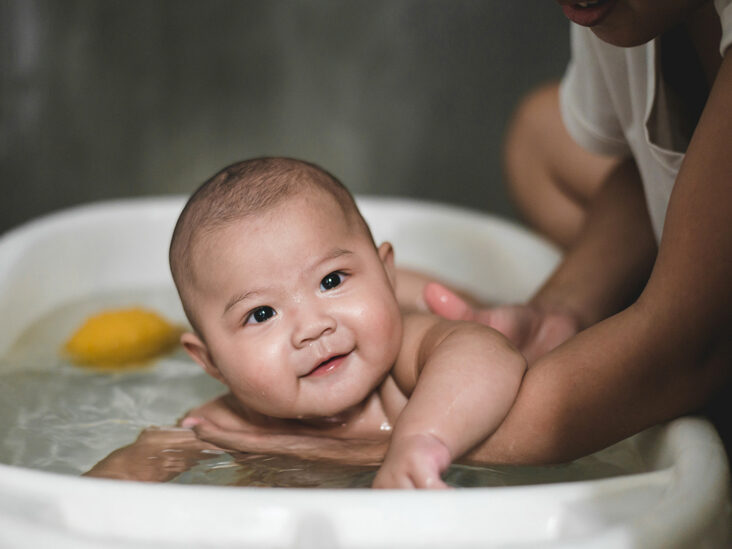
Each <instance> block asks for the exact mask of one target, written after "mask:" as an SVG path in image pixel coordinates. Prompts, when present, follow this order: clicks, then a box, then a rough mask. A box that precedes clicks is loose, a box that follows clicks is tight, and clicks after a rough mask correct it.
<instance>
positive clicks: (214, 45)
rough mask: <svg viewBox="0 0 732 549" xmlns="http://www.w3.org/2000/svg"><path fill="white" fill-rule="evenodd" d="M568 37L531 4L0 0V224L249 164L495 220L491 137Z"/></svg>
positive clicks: (188, 182) (176, 186) (551, 15)
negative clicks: (308, 168)
mask: <svg viewBox="0 0 732 549" xmlns="http://www.w3.org/2000/svg"><path fill="white" fill-rule="evenodd" d="M567 33H568V23H567V22H566V20H565V19H564V17H563V15H562V14H561V12H560V10H559V8H558V6H557V5H556V3H555V2H553V1H550V0H524V1H521V2H515V1H502V2H498V1H496V0H481V1H477V0H470V1H469V0H358V1H356V0H300V1H285V0H248V1H239V2H235V1H228V0H208V1H203V0H200V1H191V0H188V1H182V0H124V1H123V0H96V1H92V0H65V1H62V0H0V185H2V194H1V195H0V231H3V230H5V229H7V228H9V227H12V226H14V225H17V224H18V223H20V222H22V221H24V220H27V219H29V218H32V217H35V216H37V215H40V214H42V213H45V212H48V211H52V210H56V209H59V208H62V207H66V206H69V205H73V204H78V203H82V202H88V201H93V200H100V199H109V198H116V197H126V196H139V195H159V194H167V193H189V192H190V191H191V190H192V189H194V188H195V186H197V185H198V184H199V183H200V182H201V181H203V180H204V179H205V178H206V177H208V176H209V175H211V174H212V173H213V172H214V171H216V170H218V169H219V168H221V167H223V166H224V165H226V164H228V163H231V162H233V161H236V160H240V159H243V158H246V157H252V156H258V155H289V156H296V157H302V158H305V159H308V160H311V161H314V162H317V163H320V164H322V165H323V166H324V167H326V168H327V169H329V170H330V171H332V172H333V173H335V174H336V175H337V176H339V177H340V178H341V179H342V180H343V181H344V182H345V183H346V184H347V185H348V186H349V187H350V188H351V189H352V190H353V191H354V192H356V193H368V194H382V195H399V196H416V197H422V198H425V199H430V200H438V201H445V202H450V203H455V204H461V205H468V206H471V207H473V208H479V209H482V210H485V211H491V212H496V213H499V214H501V215H505V216H511V215H513V210H512V208H511V205H510V203H509V200H508V198H507V194H506V191H505V189H504V188H503V184H502V181H501V166H500V143H501V135H502V133H503V130H504V127H505V124H506V122H507V120H508V117H509V115H510V113H511V110H512V109H513V108H514V106H515V105H516V103H517V101H518V99H519V98H520V96H521V95H522V94H523V93H525V92H526V91H528V90H529V89H530V88H531V87H532V86H534V85H536V84H537V83H539V82H541V81H543V80H546V79H548V78H556V77H559V76H561V73H562V71H563V69H564V66H565V64H566V61H567V58H568V37H567Z"/></svg>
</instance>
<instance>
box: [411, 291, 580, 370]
mask: <svg viewBox="0 0 732 549" xmlns="http://www.w3.org/2000/svg"><path fill="white" fill-rule="evenodd" d="M424 299H425V302H426V303H427V306H428V307H429V308H430V310H432V312H433V313H435V314H438V315H440V316H443V317H445V318H449V319H451V320H467V321H472V322H479V323H481V324H485V325H487V326H490V327H491V328H493V329H495V330H497V331H499V332H501V333H502V334H503V335H504V336H506V337H507V338H508V339H509V340H510V341H511V342H512V343H513V344H514V345H516V347H517V348H518V349H519V350H520V351H521V352H522V353H523V355H524V357H526V360H527V361H528V362H529V364H531V363H532V362H533V361H534V360H536V359H537V358H539V357H540V356H542V355H544V354H546V353H548V352H549V351H551V350H552V349H554V348H555V347H557V346H559V345H560V344H562V343H564V342H565V341H566V340H568V339H569V338H571V337H572V336H574V335H575V334H576V333H577V332H578V331H579V324H578V322H577V320H576V319H575V318H573V317H572V316H571V315H569V314H565V313H558V312H547V311H542V310H540V309H539V308H537V307H534V306H532V305H499V306H496V307H480V306H477V305H475V304H471V303H469V302H468V301H466V300H465V299H463V298H461V297H460V296H458V295H457V294H455V293H454V292H452V291H451V290H449V289H448V288H446V287H445V286H443V285H442V284H438V283H434V282H432V283H429V284H427V285H426V286H425V288H424Z"/></svg>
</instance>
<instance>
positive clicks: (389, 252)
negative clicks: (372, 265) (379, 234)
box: [379, 242, 396, 288]
mask: <svg viewBox="0 0 732 549" xmlns="http://www.w3.org/2000/svg"><path fill="white" fill-rule="evenodd" d="M379 258H380V259H381V263H382V264H383V265H384V270H385V271H386V276H388V277H389V282H391V287H392V288H396V269H395V268H394V247H393V246H392V245H391V242H382V244H381V245H380V246H379Z"/></svg>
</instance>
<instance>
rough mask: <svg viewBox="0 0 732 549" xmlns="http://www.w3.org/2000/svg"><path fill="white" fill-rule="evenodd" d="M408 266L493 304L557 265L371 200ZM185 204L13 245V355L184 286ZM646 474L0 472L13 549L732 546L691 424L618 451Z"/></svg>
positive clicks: (379, 231)
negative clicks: (288, 484)
mask: <svg viewBox="0 0 732 549" xmlns="http://www.w3.org/2000/svg"><path fill="white" fill-rule="evenodd" d="M359 203H360V205H361V207H362V211H363V213H364V215H365V217H366V218H367V219H368V221H369V222H370V224H371V226H372V229H373V231H374V236H375V238H376V239H377V241H382V240H390V241H391V242H393V243H394V245H395V249H396V257H397V262H398V263H400V264H401V265H408V266H413V267H417V268H420V269H422V270H425V271H431V272H433V273H434V274H436V275H439V276H441V277H442V278H443V279H447V280H449V281H452V282H454V283H456V284H458V285H460V286H462V287H463V288H465V289H467V290H471V291H473V292H475V293H476V294H478V295H481V296H482V297H484V298H486V299H491V300H503V301H515V300H521V299H524V298H525V297H527V296H528V295H529V294H530V293H531V292H532V290H533V289H535V288H536V287H537V285H538V284H539V283H540V282H541V281H542V280H543V279H544V278H545V277H546V275H547V274H548V272H549V271H550V270H551V268H552V267H553V265H554V264H555V263H556V261H557V259H558V254H557V252H556V251H555V250H554V249H552V248H551V247H550V246H549V245H547V244H546V243H545V242H543V241H541V240H540V239H538V238H536V237H535V236H533V235H531V234H530V233H528V232H526V231H524V230H523V229H521V228H519V227H517V226H514V225H512V224H509V223H507V222H505V221H501V220H498V219H495V218H492V217H490V216H486V215H479V214H477V213H473V212H469V211H465V210H461V209H456V208H453V207H446V206H440V205H435V204H427V203H423V202H415V201H406V200H396V199H376V198H366V197H362V198H360V199H359ZM182 204H183V199H181V198H177V197H176V198H164V199H138V200H129V201H120V202H111V203H100V204H92V205H90V206H84V207H79V208H74V209H71V210H67V211H64V212H61V213H58V214H55V215H51V216H48V217H44V218H41V219H39V220H37V221H34V222H31V223H28V224H26V225H24V226H21V227H20V228H18V229H16V230H14V231H11V232H10V233H8V234H6V235H5V236H4V237H3V238H1V239H0V318H2V322H3V325H2V330H0V356H2V355H3V354H4V353H5V352H6V351H7V350H8V349H9V348H10V346H11V344H12V343H13V341H15V339H16V338H17V337H18V335H19V334H20V333H22V332H23V330H24V329H25V327H27V326H28V325H30V324H31V323H32V322H33V321H35V320H36V319H37V318H39V317H40V316H42V315H43V314H44V313H47V312H48V311H49V310H52V309H53V308H55V307H58V306H60V305H62V304H63V303H65V302H68V301H70V300H74V299H79V298H82V297H84V296H85V295H88V294H90V293H97V292H104V291H112V290H114V289H116V288H120V287H124V288H135V287H138V286H139V287H150V286H160V285H171V284H172V281H171V279H170V275H169V272H168V267H167V245H168V240H169V236H170V232H171V229H172V226H173V223H174V221H175V219H176V217H177V214H178V212H179V211H180V208H181V207H182ZM620 444H621V446H622V445H626V446H627V447H628V448H632V449H633V451H635V452H639V453H640V455H641V456H642V458H643V460H644V462H645V465H646V468H647V471H648V472H645V473H640V474H633V475H626V476H620V477H615V478H607V479H600V480H591V481H581V482H566V483H558V484H546V485H536V486H519V487H501V488H472V489H457V490H449V491H443V492H383V491H379V492H376V491H370V490H358V489H354V490H325V489H318V490H315V489H274V488H232V487H213V486H181V485H169V484H166V485H152V484H143V483H130V482H120V481H111V480H99V479H92V478H77V477H74V476H70V475H61V474H54V473H48V472H42V471H36V470H31V469H26V468H22V467H11V466H7V465H0V547H28V548H34V549H35V548H38V547H54V548H82V549H83V548H87V547H88V548H92V547H93V548H97V547H109V548H128V547H129V548H132V547H134V548H141V547H171V548H172V547H175V548H184V547H190V548H203V547H217V548H218V547H237V548H240V547H272V548H280V547H283V548H284V547H293V548H295V547H298V548H306V547H307V548H322V549H328V548H336V547H353V548H361V547H435V548H443V547H444V548H448V547H449V548H452V547H513V548H519V547H593V548H595V547H596V548H604V547H639V548H654V547H657V548H669V547H689V548H691V547H694V548H696V547H723V546H725V545H726V543H727V540H728V530H729V503H728V470H727V461H726V457H725V454H724V450H723V448H722V446H721V443H720V441H719V439H718V437H717V435H716V433H715V432H714V430H713V429H712V428H711V426H710V425H709V424H708V423H707V422H705V421H703V420H700V419H694V418H683V419H679V420H676V421H674V422H671V423H670V424H668V425H665V426H662V427H657V428H654V429H650V430H648V431H646V432H644V433H641V434H639V435H637V436H635V437H632V438H631V439H628V440H627V441H624V442H622V443H620Z"/></svg>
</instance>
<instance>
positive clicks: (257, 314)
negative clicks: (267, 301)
mask: <svg viewBox="0 0 732 549" xmlns="http://www.w3.org/2000/svg"><path fill="white" fill-rule="evenodd" d="M276 314H277V312H276V311H275V310H274V309H273V308H272V307H270V306H268V305H264V306H262V307H257V308H256V309H254V310H253V311H252V312H251V313H249V315H248V316H247V318H246V321H245V322H244V324H252V323H254V322H256V323H257V324H259V323H261V322H264V321H265V320H269V319H270V318H272V317H273V316H275V315H276Z"/></svg>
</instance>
